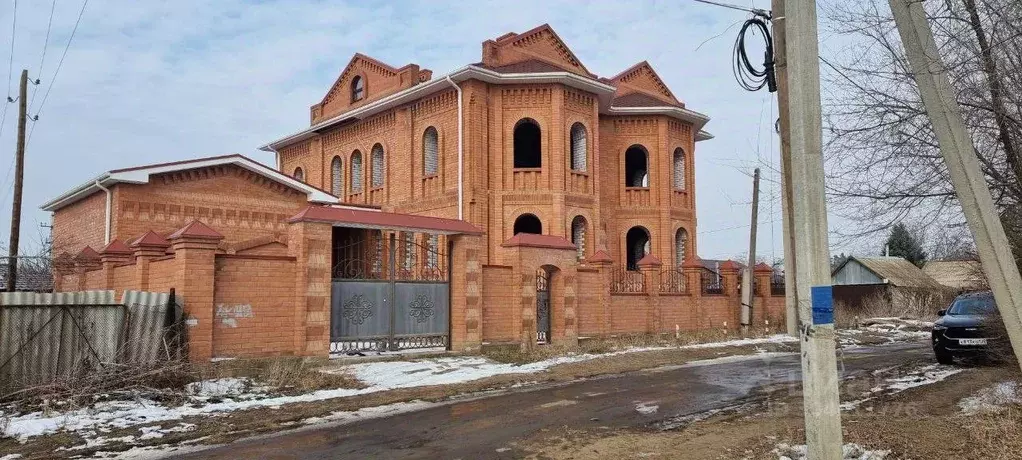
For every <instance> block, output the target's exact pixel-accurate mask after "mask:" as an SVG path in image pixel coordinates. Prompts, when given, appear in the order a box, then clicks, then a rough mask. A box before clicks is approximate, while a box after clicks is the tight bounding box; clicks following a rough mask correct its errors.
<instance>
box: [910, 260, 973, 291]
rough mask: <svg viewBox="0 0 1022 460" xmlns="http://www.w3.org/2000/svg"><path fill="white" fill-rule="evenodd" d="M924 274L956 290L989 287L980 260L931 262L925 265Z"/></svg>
mask: <svg viewBox="0 0 1022 460" xmlns="http://www.w3.org/2000/svg"><path fill="white" fill-rule="evenodd" d="M923 273H926V274H927V275H929V276H930V278H933V280H934V281H936V282H938V283H940V284H943V285H945V286H948V287H952V288H955V289H982V288H984V287H986V286H987V280H986V276H985V275H984V274H983V265H982V264H980V263H979V261H978V260H931V261H929V262H926V265H923Z"/></svg>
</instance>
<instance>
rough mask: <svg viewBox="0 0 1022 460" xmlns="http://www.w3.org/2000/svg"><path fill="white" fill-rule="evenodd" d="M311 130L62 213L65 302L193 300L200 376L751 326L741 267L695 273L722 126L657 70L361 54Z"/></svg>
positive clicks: (52, 205)
mask: <svg viewBox="0 0 1022 460" xmlns="http://www.w3.org/2000/svg"><path fill="white" fill-rule="evenodd" d="M310 119H311V122H310V125H309V127H308V128H306V129H303V130H301V131H299V132H296V133H293V134H290V135H287V136H285V137H282V138H280V139H278V140H275V141H272V142H270V143H268V144H267V145H265V146H263V147H262V148H263V150H266V151H271V152H274V153H275V155H276V162H277V165H276V166H277V167H276V169H272V168H269V167H266V166H263V165H261V164H259V163H256V162H254V161H252V160H249V159H247V158H245V157H243V156H240V155H228V156H220V157H208V158H200V159H196V160H186V161H181V162H175V163H167V164H160V165H149V166H142V167H134V168H127V169H120V170H113V171H109V172H107V173H103V174H101V175H100V176H98V177H96V178H95V179H93V180H90V181H89V182H86V183H84V184H83V185H81V186H79V187H76V188H74V189H71V190H69V191H67V192H66V193H64V194H62V195H60V196H59V197H57V198H56V199H54V200H52V201H50V202H48V203H46V204H44V206H43V208H44V209H46V210H49V211H53V213H54V215H53V243H54V247H55V248H56V249H57V250H58V251H63V252H65V253H66V256H65V257H64V262H65V263H62V264H58V266H59V267H60V268H61V273H60V274H58V276H57V280H56V281H57V283H56V284H57V286H58V289H59V290H65V291H69V290H79V289H114V290H123V289H148V290H163V289H169V288H174V289H175V290H176V292H177V293H178V294H179V296H180V298H182V299H183V305H184V310H185V312H186V314H187V315H188V317H189V320H190V323H189V324H190V325H191V334H190V337H191V339H190V340H191V341H192V348H191V353H192V355H193V356H195V357H207V356H227V355H231V356H234V355H264V354H313V355H315V354H322V353H326V352H327V351H334V352H338V351H346V350H351V349H363V348H381V349H394V348H407V347H415V346H446V347H449V348H452V349H475V348H477V347H478V346H480V345H481V344H484V343H496V342H516V343H522V344H523V345H527V346H532V344H534V343H536V342H539V343H551V342H552V343H574V342H575V341H576V340H577V339H578V337H579V336H597V335H606V334H617V333H659V332H668V331H676V330H690V329H698V328H705V327H718V326H721V325H723V324H725V323H727V322H729V321H730V324H731V325H732V326H733V325H734V324H735V321H734V319H735V318H736V315H737V297H736V296H737V266H735V265H733V264H724V265H723V266H722V267H721V269H720V270H719V273H715V274H713V276H712V277H707V276H706V273H705V270H704V269H703V268H702V267H701V265H700V264H699V262H698V260H697V259H696V258H695V254H697V250H696V248H697V246H696V243H697V241H696V234H697V233H696V217H695V196H694V189H695V187H694V183H695V174H694V169H695V168H694V167H693V164H694V163H693V158H694V155H695V150H696V143H697V142H698V141H701V140H706V139H710V138H711V137H712V136H710V134H708V133H707V132H705V131H703V127H704V125H705V124H706V123H707V121H708V120H709V118H708V117H707V116H706V115H703V114H701V113H698V112H695V111H693V110H690V109H688V108H686V106H685V104H684V103H683V102H682V101H680V100H679V99H678V98H677V97H676V96H675V95H674V93H673V92H672V91H671V90H670V89H669V88H668V87H667V85H665V84H664V82H663V81H662V80H661V79H660V77H659V76H658V75H657V74H656V72H655V71H654V70H653V68H652V67H651V66H650V65H649V64H648V63H646V62H645V61H643V62H639V63H638V64H635V65H634V66H632V67H630V68H628V69H625V70H623V71H622V72H620V73H619V74H617V75H615V76H613V77H609V78H603V77H599V76H597V75H595V74H593V73H591V72H590V71H589V70H588V69H587V68H586V66H585V65H584V64H583V63H582V61H581V60H580V59H579V58H578V57H577V56H575V54H574V53H572V51H571V50H570V49H569V48H568V46H567V45H566V44H565V43H564V42H563V41H562V40H561V39H560V37H558V36H557V34H556V33H555V32H554V31H553V29H551V28H550V27H549V26H547V25H543V26H540V27H537V28H535V29H532V30H529V31H527V32H523V33H520V34H516V33H507V34H504V35H502V36H500V37H497V38H495V39H491V40H486V41H485V42H483V44H482V58H481V61H480V62H477V63H473V64H469V65H466V66H464V67H462V68H460V69H457V70H455V71H453V72H451V73H449V74H447V75H443V76H434V75H433V74H432V72H431V71H430V70H427V69H424V68H420V67H419V65H416V64H408V65H405V66H403V67H393V66H390V65H388V64H385V63H383V62H380V61H378V60H375V59H373V58H370V57H368V56H365V55H362V54H356V55H355V56H354V57H353V58H352V59H351V61H350V62H349V63H348V65H347V66H346V67H345V68H344V70H343V71H342V72H341V73H340V76H339V77H338V78H337V80H336V82H335V83H334V84H333V86H332V87H330V88H329V90H328V91H327V92H326V94H325V96H324V97H323V99H322V100H321V101H319V102H317V103H316V104H314V105H313V106H312V107H311V109H310ZM757 270H758V271H757V272H756V279H757V282H758V283H757V285H758V286H759V287H758V288H756V289H757V294H758V296H757V302H759V303H757V307H756V308H754V318H756V319H757V320H759V321H764V322H766V321H769V319H770V318H775V317H780V315H781V310H783V297H780V296H771V295H770V293H769V292H767V291H768V290H769V289H768V285H769V268H768V267H767V268H764V267H758V269H757ZM760 278H762V280H761V279H760ZM238 305H243V306H244V308H237V306H238ZM239 311H240V312H243V313H244V314H243V315H241V316H239V314H238V312H239ZM228 317H229V318H228ZM228 320H229V321H228ZM724 327H727V326H724ZM255 336H259V337H261V338H262V340H257V341H253V340H251V338H252V337H255Z"/></svg>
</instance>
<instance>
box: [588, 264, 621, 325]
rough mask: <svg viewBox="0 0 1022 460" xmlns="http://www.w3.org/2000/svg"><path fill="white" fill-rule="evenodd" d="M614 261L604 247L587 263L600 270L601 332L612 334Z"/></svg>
mask: <svg viewBox="0 0 1022 460" xmlns="http://www.w3.org/2000/svg"><path fill="white" fill-rule="evenodd" d="M613 263H614V259H612V258H611V257H610V254H607V251H604V250H602V249H600V250H598V251H596V252H595V253H593V255H592V256H590V257H589V258H588V259H586V264H587V265H593V266H596V268H598V269H599V270H600V271H599V273H600V281H601V282H600V308H601V309H602V312H601V313H602V315H603V321H600V333H601V334H603V335H609V334H610V321H611V319H610V285H611V282H612V280H611V275H612V272H613V270H612V269H611V264H613Z"/></svg>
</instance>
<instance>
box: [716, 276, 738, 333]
mask: <svg viewBox="0 0 1022 460" xmlns="http://www.w3.org/2000/svg"><path fill="white" fill-rule="evenodd" d="M738 270H739V266H738V263H737V262H735V261H733V260H726V261H724V263H722V264H720V277H721V279H722V280H724V296H726V297H728V308H730V309H731V310H732V311H731V312H729V313H730V315H728V316H729V318H730V319H729V320H728V328H732V327H737V325H738V322H739V318H738V315H739V314H740V312H741V300H740V299H741V295H740V294H739V290H740V289H739V288H740V286H739V285H738Z"/></svg>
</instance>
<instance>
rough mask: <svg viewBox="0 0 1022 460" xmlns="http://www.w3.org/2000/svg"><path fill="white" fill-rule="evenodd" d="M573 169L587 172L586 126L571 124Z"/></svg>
mask: <svg viewBox="0 0 1022 460" xmlns="http://www.w3.org/2000/svg"><path fill="white" fill-rule="evenodd" d="M571 170H572V171H577V172H586V127H585V126H582V123H575V124H573V125H571Z"/></svg>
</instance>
